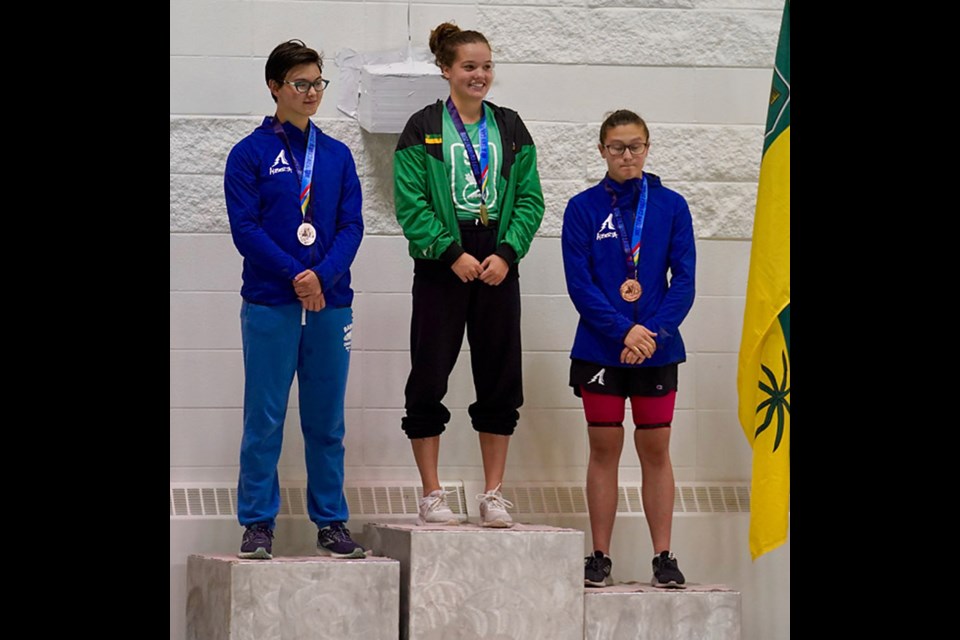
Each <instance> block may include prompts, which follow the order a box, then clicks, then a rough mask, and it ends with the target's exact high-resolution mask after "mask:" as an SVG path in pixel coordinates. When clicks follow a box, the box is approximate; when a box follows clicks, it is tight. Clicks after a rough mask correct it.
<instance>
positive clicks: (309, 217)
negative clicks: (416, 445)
mask: <svg viewBox="0 0 960 640" xmlns="http://www.w3.org/2000/svg"><path fill="white" fill-rule="evenodd" d="M307 128H308V129H309V130H310V136H309V137H308V139H307V155H306V156H305V157H304V160H303V165H304V166H303V170H302V171H301V170H300V163H299V162H298V161H297V156H295V155H294V154H293V149H292V148H291V147H290V140H289V139H287V133H286V131H284V130H283V125H281V124H280V120H278V119H276V118H274V120H273V132H274V133H276V134H277V135H278V136H280V139H281V140H283V144H284V145H285V146H286V147H287V151H288V152H289V153H290V161H291V162H292V163H293V168H294V169H295V170H296V172H297V177H299V178H300V191H299V194H298V195H299V199H300V213H301V215H303V221H304V222H308V223H310V224H313V201H312V200H311V198H310V189H311V184H312V181H313V158H314V155H315V152H316V149H317V130H316V126H315V125H314V124H313V123H312V122H310V121H309V120H307Z"/></svg>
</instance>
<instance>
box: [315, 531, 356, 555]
mask: <svg viewBox="0 0 960 640" xmlns="http://www.w3.org/2000/svg"><path fill="white" fill-rule="evenodd" d="M317 553H319V554H320V555H322V556H333V557H334V558H363V557H365V556H366V553H365V552H364V550H363V547H361V546H360V545H359V544H357V543H356V542H354V541H353V539H352V538H351V537H350V530H349V529H347V528H346V527H345V526H343V523H342V522H334V523H333V524H331V525H330V526H328V527H324V528H323V529H320V531H318V532H317Z"/></svg>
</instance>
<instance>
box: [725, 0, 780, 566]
mask: <svg viewBox="0 0 960 640" xmlns="http://www.w3.org/2000/svg"><path fill="white" fill-rule="evenodd" d="M737 394H738V398H739V412H738V413H739V419H740V426H741V427H743V432H744V434H745V435H746V436H747V441H748V442H749V443H750V446H751V447H752V448H753V477H752V484H751V489H750V555H751V557H752V558H753V559H754V560H756V559H757V558H758V557H759V556H760V555H762V554H764V553H767V552H768V551H771V550H773V549H775V548H777V547H778V546H780V545H781V544H783V543H784V542H786V540H787V529H788V524H789V515H790V1H789V0H787V1H786V3H785V6H784V9H783V19H782V22H781V24H780V39H779V42H778V44H777V56H776V61H775V63H774V69H773V85H772V88H771V91H770V104H769V107H768V110H767V126H766V133H765V136H764V142H763V158H762V160H761V162H760V182H759V186H758V188H757V209H756V215H755V216H754V221H753V244H752V246H751V249H750V272H749V275H748V277H747V295H746V304H745V306H744V312H743V336H742V337H741V340H740V358H739V362H738V366H737Z"/></svg>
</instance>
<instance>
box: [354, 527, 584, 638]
mask: <svg viewBox="0 0 960 640" xmlns="http://www.w3.org/2000/svg"><path fill="white" fill-rule="evenodd" d="M363 536H364V537H363V543H364V544H365V546H366V547H367V548H368V549H372V550H373V551H374V553H376V554H377V555H381V556H387V557H390V558H396V559H397V560H399V562H400V638H401V640H452V639H458V640H483V639H491V640H493V639H496V640H507V639H516V640H582V638H583V596H584V594H583V546H584V534H583V532H582V531H579V530H576V529H564V528H559V527H551V526H546V525H530V524H517V525H515V526H514V527H513V528H511V529H488V528H483V527H480V526H477V525H475V524H466V523H465V524H461V525H459V526H417V525H416V524H367V525H365V526H364V530H363ZM357 637H359V636H357Z"/></svg>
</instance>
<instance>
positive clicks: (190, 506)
mask: <svg viewBox="0 0 960 640" xmlns="http://www.w3.org/2000/svg"><path fill="white" fill-rule="evenodd" d="M443 488H444V490H445V491H449V492H451V493H450V494H449V495H448V496H447V504H448V505H449V506H450V509H451V510H452V511H453V512H454V513H455V514H457V515H460V516H468V515H476V513H472V512H470V513H468V502H467V499H466V494H465V490H464V486H463V483H462V482H450V483H443ZM344 494H345V495H346V498H347V505H348V506H349V508H350V513H351V515H355V516H380V517H387V518H388V517H391V516H405V517H410V516H416V515H417V505H418V504H419V499H420V496H421V495H422V487H420V485H417V484H409V485H396V484H390V485H387V484H383V483H373V482H371V483H365V484H350V485H347V486H346V487H344ZM641 495H642V494H641V485H640V483H632V484H622V485H620V491H619V495H618V497H617V512H618V514H619V515H631V514H634V515H640V514H643V502H642V498H641ZM503 497H504V498H506V499H507V500H509V501H510V502H512V503H513V505H514V506H513V508H512V509H511V510H510V511H511V512H512V513H513V514H515V515H517V516H523V515H572V514H574V515H575V514H583V515H586V514H587V513H588V511H587V495H586V489H585V487H584V486H583V485H582V484H575V483H566V484H564V483H560V484H556V483H555V484H550V483H517V484H515V485H512V486H508V487H504V489H503ZM469 506H470V509H471V510H475V509H476V505H475V504H474V503H473V502H470V503H469ZM673 511H674V513H690V514H698V513H699V514H703V513H749V512H750V485H749V484H748V483H743V484H732V483H719V484H714V483H705V482H690V483H686V482H685V483H677V485H676V491H675V493H674V501H673ZM236 515H237V488H236V485H233V486H228V485H224V484H217V483H207V484H203V485H196V484H187V483H171V485H170V517H171V518H198V517H201V518H214V517H230V518H235V517H236ZM279 516H282V517H293V518H305V517H307V493H306V488H305V487H302V486H283V487H281V488H280V513H279Z"/></svg>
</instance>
